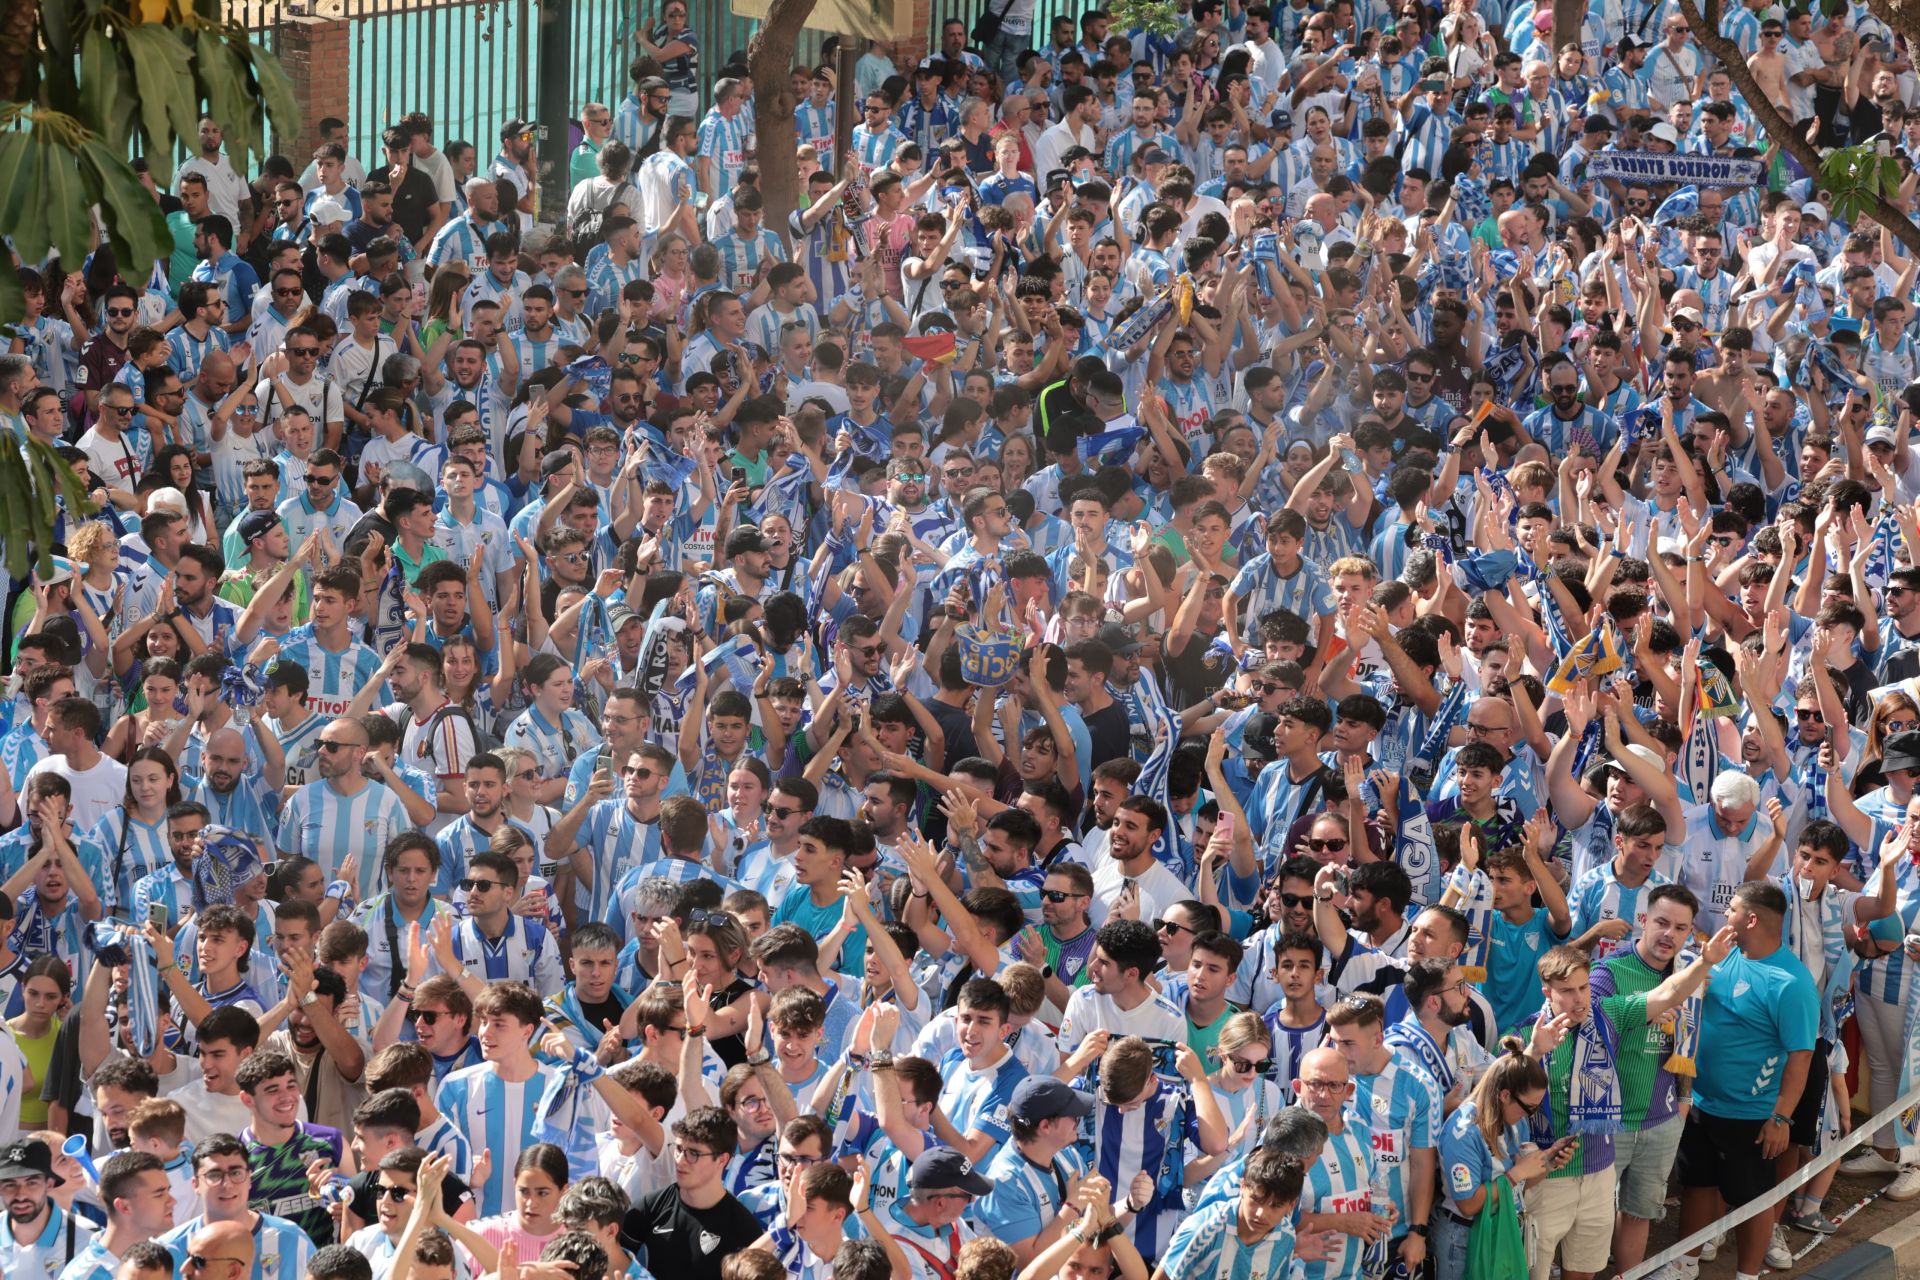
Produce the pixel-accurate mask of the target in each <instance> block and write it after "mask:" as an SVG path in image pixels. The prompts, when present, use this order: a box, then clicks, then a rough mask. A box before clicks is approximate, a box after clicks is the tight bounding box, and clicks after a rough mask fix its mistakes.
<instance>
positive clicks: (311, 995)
mask: <svg viewBox="0 0 1920 1280" xmlns="http://www.w3.org/2000/svg"><path fill="white" fill-rule="evenodd" d="M319 998H320V993H319V992H318V991H309V992H307V994H305V995H303V996H301V997H300V1007H301V1008H302V1009H304V1008H306V1007H307V1006H308V1005H310V1004H312V1003H313V1002H314V1001H315V1000H318V999H319Z"/></svg>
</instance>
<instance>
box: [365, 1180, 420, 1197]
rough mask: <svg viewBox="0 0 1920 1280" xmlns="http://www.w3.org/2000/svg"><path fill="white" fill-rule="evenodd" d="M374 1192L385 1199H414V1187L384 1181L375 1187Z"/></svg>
mask: <svg viewBox="0 0 1920 1280" xmlns="http://www.w3.org/2000/svg"><path fill="white" fill-rule="evenodd" d="M373 1194H374V1195H375V1196H376V1197H377V1198H380V1199H383V1200H411V1199H413V1188H412V1187H392V1186H388V1185H387V1184H386V1183H384V1182H383V1183H381V1184H380V1185H379V1186H377V1187H375V1188H374V1189H373Z"/></svg>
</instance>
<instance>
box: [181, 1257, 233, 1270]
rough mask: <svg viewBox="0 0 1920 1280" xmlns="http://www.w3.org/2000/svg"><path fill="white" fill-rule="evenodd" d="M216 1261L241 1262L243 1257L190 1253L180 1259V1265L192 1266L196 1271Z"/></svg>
mask: <svg viewBox="0 0 1920 1280" xmlns="http://www.w3.org/2000/svg"><path fill="white" fill-rule="evenodd" d="M215 1262H232V1263H236V1264H239V1263H241V1259H239V1258H221V1257H212V1258H210V1257H207V1256H206V1255H204V1254H198V1253H190V1254H188V1255H187V1256H186V1257H185V1258H182V1259H181V1260H180V1265H181V1266H182V1267H191V1268H193V1269H194V1270H195V1271H204V1270H205V1269H206V1268H207V1266H208V1264H210V1263H215Z"/></svg>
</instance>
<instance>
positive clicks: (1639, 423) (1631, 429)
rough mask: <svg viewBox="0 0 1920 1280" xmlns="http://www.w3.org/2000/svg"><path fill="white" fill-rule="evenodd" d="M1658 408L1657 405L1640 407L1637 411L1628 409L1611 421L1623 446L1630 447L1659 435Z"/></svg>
mask: <svg viewBox="0 0 1920 1280" xmlns="http://www.w3.org/2000/svg"><path fill="white" fill-rule="evenodd" d="M1660 417H1661V414H1660V406H1659V405H1658V404H1647V405H1641V406H1640V407H1639V408H1638V409H1629V410H1627V411H1626V412H1625V413H1623V414H1620V415H1618V416H1617V417H1615V418H1614V420H1613V425H1614V428H1615V429H1616V430H1618V431H1619V433H1620V440H1621V442H1622V443H1623V444H1626V445H1632V444H1633V443H1634V442H1636V441H1639V440H1645V439H1648V438H1650V437H1652V436H1657V435H1659V434H1660Z"/></svg>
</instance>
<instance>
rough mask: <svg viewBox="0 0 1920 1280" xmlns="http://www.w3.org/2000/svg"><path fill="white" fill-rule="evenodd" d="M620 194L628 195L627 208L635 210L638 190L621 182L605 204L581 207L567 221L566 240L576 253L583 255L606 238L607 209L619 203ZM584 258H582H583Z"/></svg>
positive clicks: (637, 206) (637, 207) (636, 208)
mask: <svg viewBox="0 0 1920 1280" xmlns="http://www.w3.org/2000/svg"><path fill="white" fill-rule="evenodd" d="M622 194H625V195H627V196H629V197H630V198H629V199H628V200H627V202H626V204H627V208H629V209H632V210H635V211H636V213H637V212H638V209H639V204H640V192H639V191H637V190H636V189H635V188H634V185H633V184H632V183H631V182H622V183H621V184H620V185H619V186H617V187H615V188H614V189H613V191H612V193H611V194H610V195H609V196H608V197H607V202H606V204H604V205H602V206H600V207H599V208H597V209H595V208H586V209H582V210H581V211H580V212H579V213H577V214H575V215H574V216H573V217H572V218H570V219H568V221H567V241H568V243H570V244H571V245H572V246H573V251H574V253H575V254H576V255H584V254H585V253H586V251H587V250H589V249H591V248H593V246H595V245H597V244H600V243H601V242H603V241H604V240H605V239H606V238H607V210H609V209H611V208H613V206H614V205H616V204H619V203H620V197H621V196H622ZM583 260H584V259H583Z"/></svg>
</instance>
